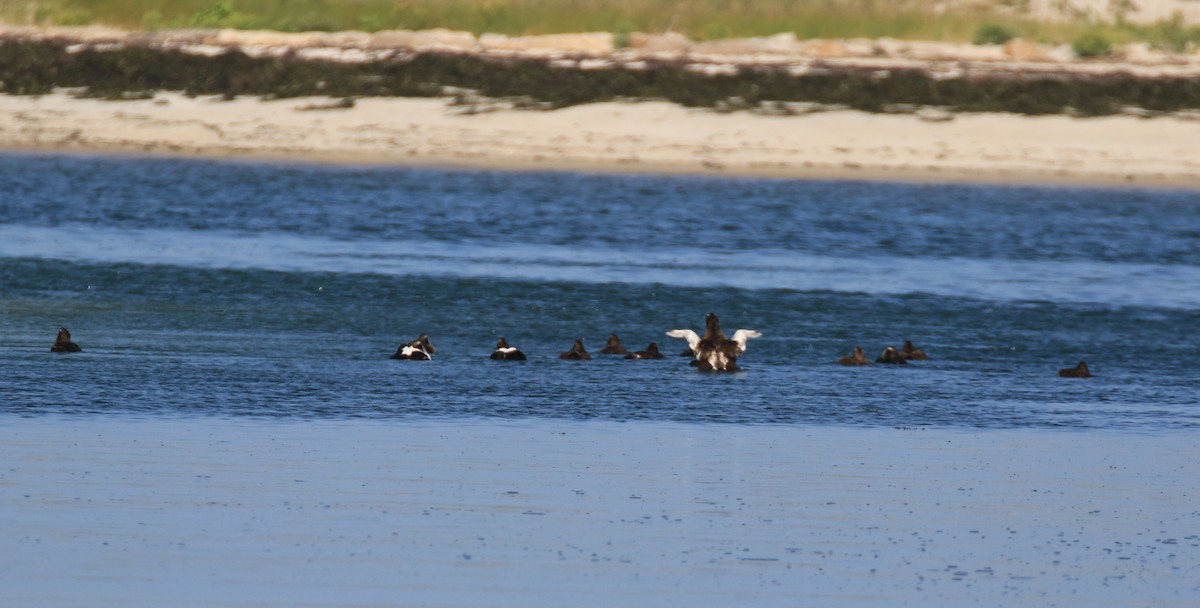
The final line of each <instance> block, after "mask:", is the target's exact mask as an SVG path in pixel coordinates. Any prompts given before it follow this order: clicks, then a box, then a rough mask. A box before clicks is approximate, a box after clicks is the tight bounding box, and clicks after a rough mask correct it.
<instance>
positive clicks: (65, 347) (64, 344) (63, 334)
mask: <svg viewBox="0 0 1200 608" xmlns="http://www.w3.org/2000/svg"><path fill="white" fill-rule="evenodd" d="M82 350H83V349H82V348H79V345H78V344H76V343H74V342H72V341H71V332H69V331H67V328H65V327H60V328H58V335H57V336H56V337H55V338H54V346H51V347H50V352H52V353H77V352H81V351H82Z"/></svg>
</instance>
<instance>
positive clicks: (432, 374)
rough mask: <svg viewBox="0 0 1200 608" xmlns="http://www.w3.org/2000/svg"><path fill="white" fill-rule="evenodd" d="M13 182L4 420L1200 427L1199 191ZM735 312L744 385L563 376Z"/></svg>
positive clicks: (220, 176)
mask: <svg viewBox="0 0 1200 608" xmlns="http://www.w3.org/2000/svg"><path fill="white" fill-rule="evenodd" d="M0 192H2V193H3V194H2V198H0V358H2V359H3V362H4V370H5V371H4V377H3V379H0V408H3V411H5V412H9V413H18V414H28V415H39V414H47V413H76V412H79V413H92V412H104V413H111V414H122V415H139V416H141V415H147V416H155V415H175V414H216V415H223V416H270V417H288V418H310V417H320V418H325V417H330V418H343V417H367V418H396V417H409V416H438V417H464V416H466V417H499V418H553V419H590V418H599V419H609V420H617V421H625V420H642V419H649V420H664V421H697V422H707V421H712V422H726V423H768V422H769V423H806V424H826V423H829V424H839V425H868V426H878V425H889V426H918V425H923V426H938V427H984V428H1013V427H1068V428H1080V429H1089V428H1138V429H1164V428H1189V427H1195V426H1197V425H1200V403H1198V397H1197V394H1198V389H1200V367H1198V366H1197V365H1196V364H1195V361H1194V353H1195V351H1196V345H1197V339H1198V338H1200V195H1197V194H1196V193H1180V192H1153V191H1139V190H1088V189H1067V188H1032V187H993V186H986V187H985V186H966V185H898V184H886V183H885V184H868V183H848V182H790V181H761V180H758V181H755V180H741V179H715V178H701V177H657V176H614V175H579V174H551V173H544V174H543V173H488V172H475V171H441V170H418V169H385V168H335V167H318V166H287V165H272V164H248V163H246V164H243V163H221V162H203V161H185V160H130V159H121V158H86V157H66V158H63V157H45V156H24V155H7V156H0ZM709 311H713V312H716V313H717V314H719V315H720V316H721V318H722V320H723V324H724V325H725V327H726V328H728V329H729V330H733V329H735V328H738V327H748V328H753V329H757V330H760V331H761V332H763V334H764V337H763V338H760V339H758V340H755V341H753V342H751V345H750V348H749V352H748V353H747V355H746V357H745V358H744V359H743V364H744V367H745V369H746V371H745V372H743V373H740V374H734V375H705V374H700V373H696V372H695V370H693V369H692V368H689V367H688V366H687V365H686V360H685V359H683V358H679V357H670V358H668V359H666V360H662V361H649V362H635V361H625V360H622V359H621V358H619V357H604V356H597V357H596V359H594V360H593V361H590V362H584V363H579V362H564V361H559V360H557V358H556V355H557V353H559V352H561V351H565V350H567V349H568V347H569V346H570V344H571V341H572V340H573V339H574V338H583V340H584V342H585V344H586V345H587V346H588V347H589V348H590V349H591V350H592V351H593V353H595V352H596V351H598V350H599V348H600V347H601V346H603V341H604V339H605V337H606V336H607V335H608V334H609V333H610V332H616V333H618V334H619V335H620V336H621V338H622V340H623V342H624V343H625V344H626V345H627V346H628V347H632V348H631V349H634V348H637V349H640V348H642V347H644V346H645V345H646V344H647V343H648V342H650V341H657V342H658V343H659V344H660V345H661V346H662V347H663V350H664V351H665V352H668V353H676V352H677V351H680V350H682V349H683V347H684V343H683V342H682V341H680V340H675V339H671V338H667V337H666V336H664V335H663V331H664V330H667V329H672V328H676V327H690V328H695V329H698V330H699V329H702V326H703V319H704V315H705V313H707V312H709ZM59 326H66V327H68V328H70V330H71V331H72V333H73V336H74V339H75V341H76V342H78V343H79V344H80V345H81V346H82V347H83V349H84V352H83V353H81V354H78V355H71V356H57V355H55V356H51V354H50V353H49V352H48V349H49V346H50V344H51V342H52V341H53V337H54V333H55V331H56V329H57V328H58V327H59ZM422 332H425V333H428V334H429V335H430V336H431V339H432V341H433V343H434V345H435V346H436V347H437V348H438V353H437V355H436V358H435V360H434V361H431V362H421V363H416V362H402V361H392V360H389V359H388V357H389V356H390V355H391V353H392V352H393V351H394V350H395V348H396V346H397V345H398V344H400V343H401V342H406V341H408V340H411V339H413V338H414V337H416V335H417V334H419V333H422ZM499 336H505V337H507V338H508V339H509V341H510V342H511V343H513V344H514V345H516V346H518V347H520V348H521V349H523V350H524V351H525V352H526V353H528V354H529V355H530V360H529V361H528V362H526V363H517V364H504V363H497V362H492V361H489V360H488V359H487V356H488V354H489V353H490V352H491V349H492V347H493V345H494V343H495V340H496V338H497V337H499ZM905 339H910V340H913V341H914V342H915V343H916V345H917V346H918V347H921V348H923V349H924V350H926V351H927V352H928V353H929V354H930V360H929V361H926V362H919V363H917V364H914V365H910V366H908V367H907V368H900V369H896V368H892V367H887V366H878V365H877V366H871V367H868V368H843V367H841V366H838V365H836V364H835V361H836V359H837V358H838V357H840V356H842V355H845V354H848V353H849V351H850V350H851V349H853V347H854V346H856V345H857V346H862V347H863V348H864V349H865V350H866V351H867V352H868V354H870V355H871V356H874V355H875V354H877V353H879V352H880V351H881V350H882V349H883V347H884V346H886V345H889V344H892V345H897V346H899V345H900V344H901V343H902V342H903V341H904V340H905ZM1080 360H1087V361H1088V363H1089V365H1090V366H1091V369H1092V371H1093V373H1094V374H1095V377H1093V378H1091V379H1089V380H1083V381H1079V380H1067V379H1060V378H1057V377H1056V375H1055V372H1056V370H1058V369H1059V368H1062V367H1068V366H1072V365H1074V364H1075V363H1076V362H1078V361H1080Z"/></svg>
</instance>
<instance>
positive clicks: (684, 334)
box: [667, 329, 700, 350]
mask: <svg viewBox="0 0 1200 608" xmlns="http://www.w3.org/2000/svg"><path fill="white" fill-rule="evenodd" d="M667 335H668V336H671V337H672V338H683V339H684V340H687V343H688V348H690V349H692V350H696V345H697V344H699V343H700V336H698V335H696V332H694V331H692V330H690V329H672V330H670V331H668V332H667Z"/></svg>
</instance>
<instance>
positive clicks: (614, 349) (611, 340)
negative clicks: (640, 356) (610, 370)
mask: <svg viewBox="0 0 1200 608" xmlns="http://www.w3.org/2000/svg"><path fill="white" fill-rule="evenodd" d="M600 354H602V355H625V354H629V351H628V350H625V347H624V346H621V339H620V338H618V337H617V334H608V344H605V345H604V348H602V349H600Z"/></svg>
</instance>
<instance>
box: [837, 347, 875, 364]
mask: <svg viewBox="0 0 1200 608" xmlns="http://www.w3.org/2000/svg"><path fill="white" fill-rule="evenodd" d="M838 363H839V364H841V365H870V364H871V360H870V359H868V358H867V354H866V353H864V352H863V349H861V348H859V347H857V346H855V347H854V354H853V355H852V356H849V357H842V358H841V359H838Z"/></svg>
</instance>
